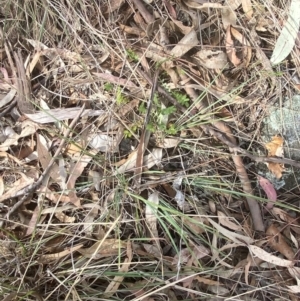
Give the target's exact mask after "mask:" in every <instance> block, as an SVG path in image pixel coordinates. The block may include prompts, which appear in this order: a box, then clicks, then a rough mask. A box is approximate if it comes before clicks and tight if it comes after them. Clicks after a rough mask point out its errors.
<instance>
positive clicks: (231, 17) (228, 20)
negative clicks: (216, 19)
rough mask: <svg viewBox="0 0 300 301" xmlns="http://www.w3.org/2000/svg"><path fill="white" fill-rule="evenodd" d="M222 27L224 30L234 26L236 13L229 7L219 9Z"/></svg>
mask: <svg viewBox="0 0 300 301" xmlns="http://www.w3.org/2000/svg"><path fill="white" fill-rule="evenodd" d="M221 16H222V22H223V27H224V29H225V30H226V29H227V28H228V27H230V26H231V25H232V26H235V25H236V19H237V17H236V13H235V12H234V10H233V9H231V8H230V7H225V8H223V9H221Z"/></svg>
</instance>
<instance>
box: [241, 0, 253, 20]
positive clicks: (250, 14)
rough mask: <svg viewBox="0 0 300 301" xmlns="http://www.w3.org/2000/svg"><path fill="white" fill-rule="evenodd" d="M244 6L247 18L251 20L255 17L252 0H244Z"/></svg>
mask: <svg viewBox="0 0 300 301" xmlns="http://www.w3.org/2000/svg"><path fill="white" fill-rule="evenodd" d="M242 7H243V11H244V13H245V15H246V18H247V19H248V21H250V20H251V19H252V17H253V8H252V3H251V0H242Z"/></svg>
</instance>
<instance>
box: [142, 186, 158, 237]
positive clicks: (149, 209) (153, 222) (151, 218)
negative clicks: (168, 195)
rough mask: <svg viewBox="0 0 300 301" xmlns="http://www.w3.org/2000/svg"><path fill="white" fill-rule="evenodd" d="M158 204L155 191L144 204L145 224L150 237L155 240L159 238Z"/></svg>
mask: <svg viewBox="0 0 300 301" xmlns="http://www.w3.org/2000/svg"><path fill="white" fill-rule="evenodd" d="M158 203H159V197H158V192H157V191H155V192H153V193H152V194H150V195H149V197H148V202H147V204H146V209H145V217H146V222H147V224H148V226H149V230H150V232H151V236H152V237H153V238H156V239H157V238H158V237H159V236H158V231H157V209H158Z"/></svg>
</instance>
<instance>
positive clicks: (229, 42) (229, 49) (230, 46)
mask: <svg viewBox="0 0 300 301" xmlns="http://www.w3.org/2000/svg"><path fill="white" fill-rule="evenodd" d="M225 47H226V53H227V55H228V58H229V60H230V61H231V63H232V64H233V65H234V66H235V67H237V66H238V65H240V64H241V60H240V59H239V58H238V57H237V55H236V49H235V47H234V42H233V39H232V37H231V30H230V26H228V27H227V29H226V43H225Z"/></svg>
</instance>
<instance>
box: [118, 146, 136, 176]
mask: <svg viewBox="0 0 300 301" xmlns="http://www.w3.org/2000/svg"><path fill="white" fill-rule="evenodd" d="M136 158H137V150H135V151H133V152H132V153H131V154H130V155H129V156H128V158H127V159H125V160H121V161H120V162H117V163H116V164H115V166H120V167H119V168H118V169H117V170H116V172H115V173H114V175H118V174H123V173H124V172H126V171H128V170H132V169H133V168H134V167H135V164H136Z"/></svg>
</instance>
